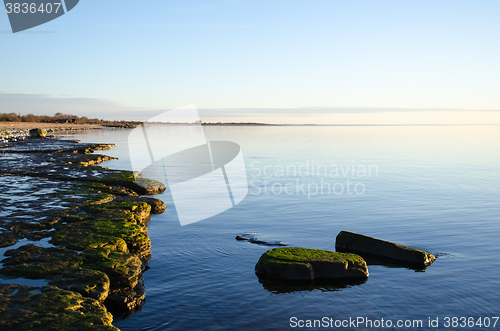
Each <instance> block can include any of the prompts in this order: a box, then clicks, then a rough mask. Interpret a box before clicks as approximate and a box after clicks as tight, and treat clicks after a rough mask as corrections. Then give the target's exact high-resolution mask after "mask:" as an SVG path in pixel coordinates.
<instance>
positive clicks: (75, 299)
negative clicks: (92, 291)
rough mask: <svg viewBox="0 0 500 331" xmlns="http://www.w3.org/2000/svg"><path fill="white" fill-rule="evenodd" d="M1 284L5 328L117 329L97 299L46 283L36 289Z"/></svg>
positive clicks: (0, 318) (1, 323)
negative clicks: (38, 291)
mask: <svg viewBox="0 0 500 331" xmlns="http://www.w3.org/2000/svg"><path fill="white" fill-rule="evenodd" d="M17 289H18V291H17V292H16V293H15V294H13V293H14V291H15V290H16V288H15V286H12V285H0V291H1V292H2V294H3V295H2V296H0V328H1V329H2V330H19V331H24V330H40V331H45V330H65V331H72V330H75V331H76V330H118V329H117V328H115V327H113V326H111V322H112V321H113V317H112V315H111V314H110V313H109V312H108V311H107V310H106V308H105V307H104V306H102V305H101V304H100V303H99V302H98V301H96V300H94V299H91V298H85V297H82V296H81V295H80V294H79V293H75V292H72V291H66V290H61V289H58V288H57V287H50V286H45V287H43V288H42V289H41V293H32V290H33V288H30V287H22V286H21V287H18V288H17Z"/></svg>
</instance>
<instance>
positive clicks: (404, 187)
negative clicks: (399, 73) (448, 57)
mask: <svg viewBox="0 0 500 331" xmlns="http://www.w3.org/2000/svg"><path fill="white" fill-rule="evenodd" d="M204 130H205V134H206V136H207V137H208V138H209V139H211V140H230V141H234V142H237V143H239V144H240V146H241V148H242V151H243V155H244V157H245V163H246V166H247V170H248V179H249V183H250V190H249V195H248V196H247V198H246V199H245V200H244V201H242V202H241V203H240V204H239V205H237V206H236V207H234V208H232V209H230V210H228V211H226V212H224V213H222V214H219V215H217V216H214V217H212V218H210V219H206V220H204V221H201V222H198V223H194V224H191V225H187V226H183V227H181V226H180V225H179V222H178V219H177V216H176V212H175V208H174V206H173V203H172V199H171V197H170V194H169V192H168V190H167V191H166V192H165V193H164V194H162V195H161V196H159V197H160V198H161V199H163V200H164V201H165V202H166V203H167V205H168V209H167V211H166V212H165V213H164V214H162V215H157V216H153V217H152V220H151V222H150V223H149V235H150V237H151V241H152V247H153V248H152V259H151V261H150V266H151V269H149V270H148V271H147V272H146V273H145V283H146V289H147V299H146V303H145V305H144V307H143V309H142V311H141V312H138V313H135V314H133V315H131V316H129V317H127V318H125V319H121V320H118V321H115V323H114V325H116V326H117V327H119V328H120V329H121V330H167V329H169V330H256V329H265V330H285V329H291V327H290V318H291V317H292V316H295V317H297V318H298V319H304V320H306V319H321V318H323V317H328V318H333V319H339V320H342V319H349V317H351V318H357V317H364V318H367V319H371V320H380V319H382V318H383V319H384V320H387V319H390V320H392V321H394V323H395V322H396V321H397V320H398V319H402V320H404V319H411V320H422V321H423V325H424V328H425V329H428V328H427V323H428V318H429V317H431V318H432V319H435V318H437V317H439V319H440V321H439V323H440V324H439V325H440V329H444V318H445V317H446V316H449V317H454V316H456V317H462V316H464V317H469V316H471V317H474V318H476V319H477V318H478V317H487V316H490V317H491V316H498V315H499V314H500V312H499V311H498V307H499V306H500V299H499V293H500V291H499V290H500V282H499V281H498V277H499V276H498V275H499V274H500V258H499V256H498V252H499V250H498V243H499V239H498V238H500V224H499V223H500V204H499V202H500V189H499V186H500V153H499V152H500V130H499V127H498V126H477V127H476V126H404V127H394V126H358V127H356V126H347V127H343V126H325V127H323V126H321V127H310V126H303V127H301V126H298V127H255V126H254V127H205V128H204ZM129 132H130V131H127V130H113V131H97V132H89V133H85V134H77V135H72V136H71V137H75V136H77V139H81V140H82V141H85V142H114V143H116V144H117V147H116V148H114V149H112V150H111V151H106V152H105V153H107V154H108V155H113V156H117V157H119V158H120V160H117V161H110V162H107V163H105V164H104V165H105V166H107V167H110V168H116V169H127V168H130V162H129V156H128V152H127V151H126V147H127V144H126V141H127V135H128V133H129ZM294 166H295V169H296V170H298V169H301V170H302V172H300V173H299V172H296V173H294V171H293V169H294ZM301 167H302V168H301ZM353 167H354V169H355V172H354V173H353V172H352V169H353ZM264 169H265V170H266V172H264ZM325 169H326V170H325ZM335 169H337V171H336V170H335ZM363 169H364V171H363ZM282 170H283V171H282ZM287 170H288V173H287ZM318 170H319V173H320V175H319V176H318ZM325 171H326V172H325ZM370 171H371V172H370ZM347 180H349V183H350V184H348V183H347ZM287 184H288V194H287V193H286V192H284V191H280V188H283V187H285V185H287ZM302 184H304V185H303V186H301V185H302ZM327 184H328V185H330V193H328V185H327ZM321 186H323V192H321ZM348 186H349V191H348ZM342 187H343V189H344V190H343V192H341V188H342ZM333 190H334V191H333ZM266 193H267V194H266ZM290 193H291V194H290ZM341 230H349V231H354V232H359V233H363V234H366V235H370V236H374V237H378V238H381V239H386V240H390V241H395V242H399V243H402V244H406V245H410V246H414V247H416V248H420V249H424V250H426V251H429V252H431V253H434V254H436V255H439V258H438V259H437V260H436V262H434V264H433V265H431V266H430V267H429V268H427V269H426V270H425V271H424V272H417V271H415V270H410V269H405V268H390V267H386V266H377V265H373V266H370V267H369V271H370V277H369V279H368V281H367V282H366V283H364V284H361V285H353V286H349V287H346V288H335V287H319V286H318V287H316V288H313V287H310V288H300V287H296V288H286V287H285V288H284V287H280V286H279V285H276V284H269V283H266V284H262V283H260V282H259V280H258V278H257V277H256V276H255V274H254V266H255V263H256V262H257V260H258V259H259V257H260V255H261V254H262V253H264V252H265V251H267V250H268V249H269V247H265V246H259V245H255V244H250V243H248V242H238V241H236V240H235V239H234V237H235V236H236V235H238V234H243V233H249V232H258V235H257V236H259V237H261V238H264V239H269V240H279V241H283V242H285V243H287V244H289V245H292V246H302V247H308V248H319V249H330V250H335V237H336V235H337V234H338V232H339V231H341ZM498 327H500V323H498V325H497V328H498ZM363 328H364V327H360V328H359V329H363ZM295 329H297V328H295ZM343 329H346V330H348V329H350V328H349V327H347V328H343ZM387 329H390V328H387ZM394 329H395V328H394ZM407 329H408V328H407ZM448 329H455V330H459V329H460V330H463V329H479V328H478V327H474V328H461V327H455V328H453V327H450V328H448ZM482 329H484V327H483V328H482Z"/></svg>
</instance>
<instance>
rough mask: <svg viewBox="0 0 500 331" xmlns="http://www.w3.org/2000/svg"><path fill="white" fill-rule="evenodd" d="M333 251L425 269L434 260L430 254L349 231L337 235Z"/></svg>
mask: <svg viewBox="0 0 500 331" xmlns="http://www.w3.org/2000/svg"><path fill="white" fill-rule="evenodd" d="M335 249H336V250H337V251H340V252H352V253H356V254H359V255H361V256H363V257H365V258H373V259H377V260H382V261H388V262H396V263H399V264H403V265H408V266H410V267H417V268H425V267H426V266H428V265H430V264H432V262H434V260H436V257H435V256H434V255H432V254H431V253H428V252H425V251H422V250H419V249H415V248H412V247H408V246H403V245H400V244H396V243H393V242H389V241H385V240H380V239H376V238H372V237H368V236H364V235H362V234H358V233H353V232H349V231H341V232H340V233H339V234H338V235H337V238H336V240H335Z"/></svg>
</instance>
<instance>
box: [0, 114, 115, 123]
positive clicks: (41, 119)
mask: <svg viewBox="0 0 500 331" xmlns="http://www.w3.org/2000/svg"><path fill="white" fill-rule="evenodd" d="M63 120H71V122H73V123H78V124H114V123H116V121H105V120H102V119H98V118H88V117H85V116H83V117H78V116H76V115H68V114H62V113H56V114H55V115H54V116H48V115H33V114H28V115H21V114H16V113H10V114H7V113H0V122H31V123H57V122H59V121H63ZM122 122H124V121H122Z"/></svg>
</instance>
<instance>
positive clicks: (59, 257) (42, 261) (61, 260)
mask: <svg viewBox="0 0 500 331" xmlns="http://www.w3.org/2000/svg"><path fill="white" fill-rule="evenodd" d="M5 256H7V257H9V258H7V259H4V260H2V263H3V268H1V269H0V274H3V275H6V276H10V277H23V278H29V279H49V278H51V277H54V276H57V275H59V274H60V273H61V272H62V271H64V270H68V269H72V268H78V267H80V266H81V265H82V263H83V261H82V259H81V258H80V256H79V254H78V253H77V252H75V251H72V250H69V249H65V248H58V247H53V248H42V247H38V246H36V245H33V244H28V245H24V246H21V247H19V248H18V249H15V250H8V251H7V252H6V253H5Z"/></svg>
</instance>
